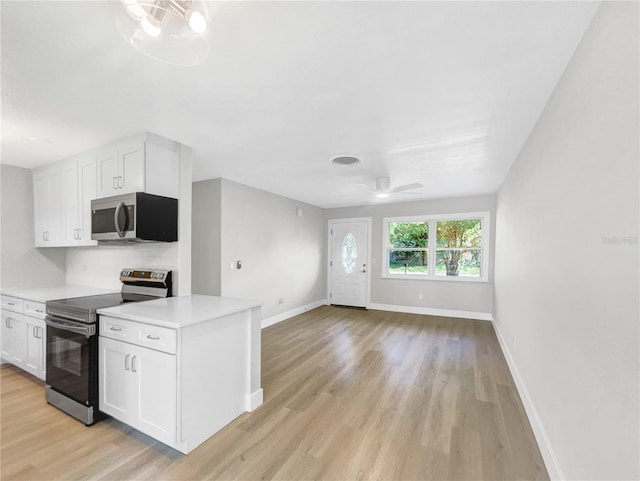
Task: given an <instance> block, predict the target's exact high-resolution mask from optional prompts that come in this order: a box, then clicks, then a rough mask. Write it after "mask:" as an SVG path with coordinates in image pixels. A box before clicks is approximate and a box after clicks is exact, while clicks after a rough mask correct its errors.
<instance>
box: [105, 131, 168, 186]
mask: <svg viewBox="0 0 640 481" xmlns="http://www.w3.org/2000/svg"><path fill="white" fill-rule="evenodd" d="M97 165H98V198H102V197H110V196H112V195H120V194H129V193H131V192H147V193H149V194H156V195H163V196H165V197H174V198H177V197H178V144H176V143H175V142H172V141H169V140H167V139H163V138H162V137H158V136H157V135H153V134H149V133H144V134H139V135H135V136H133V137H129V138H126V139H123V140H120V141H117V142H113V143H111V144H109V145H105V146H104V147H101V148H99V149H98V151H97Z"/></svg>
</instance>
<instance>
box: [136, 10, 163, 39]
mask: <svg viewBox="0 0 640 481" xmlns="http://www.w3.org/2000/svg"><path fill="white" fill-rule="evenodd" d="M140 26H141V27H142V30H144V32H145V33H146V34H147V35H149V36H151V37H157V36H159V35H160V32H162V29H161V28H160V27H157V26H156V25H154V24H153V23H152V21H151V20H150V19H149V15H147V16H145V17H143V18H142V20H140Z"/></svg>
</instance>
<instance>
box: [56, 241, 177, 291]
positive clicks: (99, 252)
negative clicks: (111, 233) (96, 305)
mask: <svg viewBox="0 0 640 481" xmlns="http://www.w3.org/2000/svg"><path fill="white" fill-rule="evenodd" d="M123 267H133V268H135V267H145V268H149V267H157V268H164V269H171V270H176V271H178V243H177V242H167V243H160V242H158V243H149V244H144V243H143V244H135V245H126V246H118V245H114V246H112V245H108V246H107V245H105V246H97V247H67V284H69V285H75V286H92V287H104V288H106V289H114V290H116V291H119V290H120V288H121V287H122V284H121V283H120V280H119V279H118V277H119V275H120V271H121V270H122V268H123ZM175 284H177V283H175ZM174 295H177V285H174Z"/></svg>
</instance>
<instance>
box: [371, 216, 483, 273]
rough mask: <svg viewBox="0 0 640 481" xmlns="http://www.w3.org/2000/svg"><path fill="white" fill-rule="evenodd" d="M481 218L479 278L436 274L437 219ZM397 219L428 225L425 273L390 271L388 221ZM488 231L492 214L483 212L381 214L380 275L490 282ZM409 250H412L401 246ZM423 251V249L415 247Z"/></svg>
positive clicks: (396, 220) (389, 222) (391, 222)
mask: <svg viewBox="0 0 640 481" xmlns="http://www.w3.org/2000/svg"><path fill="white" fill-rule="evenodd" d="M462 219H481V220H482V245H481V247H480V249H481V264H480V277H465V276H437V275H436V271H435V266H436V249H437V246H436V235H437V231H436V226H437V222H438V221H444V220H462ZM398 222H426V223H427V224H428V225H429V243H428V245H427V249H428V254H429V268H428V269H429V271H428V273H427V274H392V273H390V272H389V248H390V246H389V224H394V223H398ZM490 233H491V213H490V212H488V211H483V212H463V213H455V214H433V215H412V216H404V217H384V218H383V219H382V277H383V278H385V279H407V280H422V281H444V282H489V250H490V246H491V243H490ZM403 250H412V249H403ZM416 250H422V249H416Z"/></svg>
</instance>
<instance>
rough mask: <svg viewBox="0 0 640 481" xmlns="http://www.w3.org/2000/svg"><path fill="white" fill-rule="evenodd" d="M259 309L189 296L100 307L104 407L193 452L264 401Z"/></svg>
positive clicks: (253, 303)
mask: <svg viewBox="0 0 640 481" xmlns="http://www.w3.org/2000/svg"><path fill="white" fill-rule="evenodd" d="M260 306H261V303H260V302H258V301H251V300H245V299H229V298H221V297H213V296H202V295H190V296H181V297H169V298H166V299H157V300H153V301H147V302H140V303H131V304H122V305H120V306H117V307H110V308H105V309H99V310H98V314H99V315H100V336H99V346H100V354H99V366H100V374H99V379H100V388H99V391H100V410H101V411H103V412H105V413H107V414H110V415H111V416H113V417H114V418H116V419H118V420H120V421H122V422H124V423H126V424H129V425H130V426H132V427H134V428H136V429H138V430H139V431H142V432H144V433H145V434H147V435H149V436H151V437H153V438H155V439H157V440H159V441H161V442H163V443H165V444H167V445H169V446H171V447H173V448H175V449H177V450H178V451H180V452H182V453H185V454H186V453H189V452H190V451H192V450H193V449H195V448H196V447H197V446H198V445H200V444H201V443H202V442H204V441H205V440H206V439H208V438H209V437H210V436H212V435H213V434H215V433H216V432H217V431H219V430H220V429H221V428H222V427H224V426H225V425H226V424H228V423H229V422H231V421H232V420H233V419H235V418H236V417H237V416H239V415H240V414H242V413H243V412H245V411H252V410H254V409H255V408H257V407H258V406H260V405H261V404H262V388H261V385H260V382H261V381H260V362H261V361H260V356H261V349H260V342H261V333H260V322H261V319H260V318H261V312H260V311H261V308H260Z"/></svg>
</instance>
